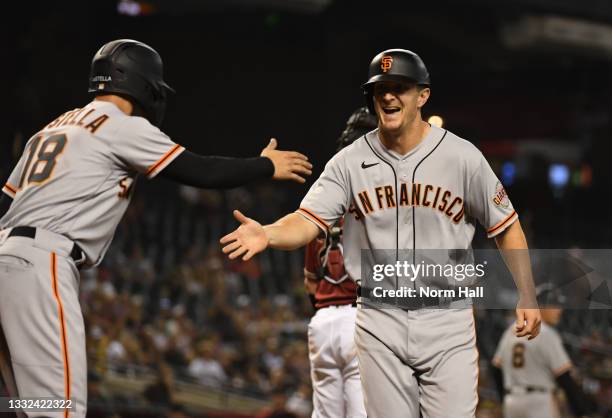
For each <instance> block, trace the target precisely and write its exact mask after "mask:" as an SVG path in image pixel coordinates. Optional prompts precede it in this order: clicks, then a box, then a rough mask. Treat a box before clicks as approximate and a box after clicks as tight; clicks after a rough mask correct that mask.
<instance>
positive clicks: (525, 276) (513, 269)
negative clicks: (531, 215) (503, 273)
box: [495, 220, 537, 308]
mask: <svg viewBox="0 0 612 418" xmlns="http://www.w3.org/2000/svg"><path fill="white" fill-rule="evenodd" d="M495 243H496V244H497V247H498V248H499V250H500V253H501V255H502V257H503V259H504V261H505V262H506V265H507V266H508V270H510V273H512V278H513V279H514V283H515V284H516V287H517V289H518V291H519V295H520V297H521V298H522V300H523V302H528V303H530V304H533V306H525V307H531V308H535V307H537V304H536V299H535V286H534V284H533V276H532V273H531V260H530V258H529V247H528V246H527V239H526V238H525V234H524V233H523V229H522V228H521V224H520V223H519V221H518V220H517V221H516V222H514V223H513V224H512V225H510V227H508V229H507V230H505V231H504V232H502V233H501V234H499V235H498V236H496V237H495Z"/></svg>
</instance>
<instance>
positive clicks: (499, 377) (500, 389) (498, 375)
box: [491, 366, 506, 401]
mask: <svg viewBox="0 0 612 418" xmlns="http://www.w3.org/2000/svg"><path fill="white" fill-rule="evenodd" d="M491 374H492V375H493V381H494V382H495V389H497V394H498V395H499V399H500V400H501V401H503V400H504V396H505V395H506V390H505V389H504V373H503V372H502V369H500V368H499V367H496V366H491Z"/></svg>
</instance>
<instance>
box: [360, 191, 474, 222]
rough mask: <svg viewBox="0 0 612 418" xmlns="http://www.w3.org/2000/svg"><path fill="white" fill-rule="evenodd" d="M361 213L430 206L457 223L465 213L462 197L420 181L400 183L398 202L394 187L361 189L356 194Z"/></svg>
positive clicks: (369, 213) (368, 213) (367, 213)
mask: <svg viewBox="0 0 612 418" xmlns="http://www.w3.org/2000/svg"><path fill="white" fill-rule="evenodd" d="M357 195H358V196H359V204H360V209H361V214H364V215H366V216H367V215H371V214H373V213H375V212H377V211H379V210H383V209H393V208H395V207H396V206H397V204H398V203H399V206H400V207H401V206H416V207H419V206H420V207H424V208H431V209H432V210H436V211H439V212H441V213H443V214H444V215H446V216H447V217H448V218H449V219H450V220H451V221H453V222H454V223H459V222H460V221H461V219H463V215H464V213H465V209H464V205H463V199H462V198H461V197H459V196H455V195H453V193H452V192H450V191H449V190H445V189H443V188H442V187H440V186H437V187H436V186H432V185H431V184H420V183H412V184H408V183H400V190H399V198H398V199H397V200H399V202H396V196H397V194H396V193H395V187H394V186H392V185H387V186H379V187H376V188H375V189H374V190H372V191H370V192H368V190H363V191H361V192H359V193H358V194H357Z"/></svg>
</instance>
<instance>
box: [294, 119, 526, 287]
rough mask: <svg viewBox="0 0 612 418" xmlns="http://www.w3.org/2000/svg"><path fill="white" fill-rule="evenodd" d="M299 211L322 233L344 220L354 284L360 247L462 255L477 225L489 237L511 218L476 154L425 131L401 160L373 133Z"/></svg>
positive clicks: (328, 170)
mask: <svg viewBox="0 0 612 418" xmlns="http://www.w3.org/2000/svg"><path fill="white" fill-rule="evenodd" d="M298 213H300V214H301V215H303V216H305V217H306V219H308V220H309V221H311V222H313V223H314V224H315V225H317V226H318V227H319V228H321V229H322V230H323V231H324V232H327V230H328V229H329V227H330V225H333V224H335V223H336V222H337V221H338V219H339V218H340V217H342V216H344V215H345V214H348V216H346V217H345V223H344V239H345V243H355V244H356V245H345V252H344V258H345V266H346V268H347V271H348V273H349V275H350V276H351V277H354V278H356V279H357V280H359V279H360V278H361V259H360V257H361V254H360V251H361V250H362V249H385V250H391V249H467V248H470V246H471V242H472V239H473V237H474V232H475V221H479V222H480V223H481V224H482V225H483V226H484V227H485V228H486V230H487V234H488V236H489V237H493V236H495V235H497V234H499V233H500V232H502V231H503V230H504V229H505V228H507V227H508V226H509V225H511V224H512V223H513V222H514V221H515V220H516V219H518V215H517V213H516V212H515V211H514V209H513V207H512V204H511V203H510V200H509V199H508V196H507V195H506V193H505V191H504V188H503V187H502V185H501V183H500V181H499V180H498V179H497V177H496V176H495V173H494V172H493V170H492V169H491V167H490V166H489V164H488V162H487V161H486V159H485V158H484V156H483V155H482V153H481V152H480V151H479V150H478V149H477V148H476V147H475V146H474V145H473V144H471V143H470V142H468V141H465V140H463V139H461V138H459V137H457V136H456V135H454V134H452V133H451V132H449V131H447V130H443V129H440V128H438V127H436V126H432V127H431V129H430V131H429V134H428V135H427V136H426V137H425V138H424V139H423V141H421V143H420V144H419V145H418V146H417V147H416V148H414V149H413V150H411V151H410V152H409V153H408V154H407V155H403V156H402V155H399V154H398V153H396V152H394V151H391V150H388V149H387V148H386V147H385V146H384V145H383V144H382V143H381V142H380V140H379V138H378V135H377V130H375V131H372V132H370V133H368V134H367V135H365V136H364V137H362V138H360V139H358V140H357V141H355V142H354V143H353V144H352V145H350V146H348V147H346V148H344V149H343V150H341V151H340V152H338V153H337V154H336V155H335V156H334V157H333V158H332V159H331V160H330V161H329V162H328V164H327V165H326V167H325V170H324V171H323V173H322V174H321V176H320V177H319V179H318V180H317V181H316V182H315V183H314V184H313V185H312V187H311V188H310V190H309V192H308V194H307V195H306V197H305V198H304V199H303V200H302V203H301V205H300V208H299V210H298Z"/></svg>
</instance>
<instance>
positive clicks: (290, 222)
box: [221, 49, 540, 418]
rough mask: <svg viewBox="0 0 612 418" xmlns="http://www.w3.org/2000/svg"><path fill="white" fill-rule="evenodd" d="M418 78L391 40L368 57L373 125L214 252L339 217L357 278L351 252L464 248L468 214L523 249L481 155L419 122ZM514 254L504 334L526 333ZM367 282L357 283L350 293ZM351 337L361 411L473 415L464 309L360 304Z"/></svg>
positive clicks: (273, 241) (283, 241)
mask: <svg viewBox="0 0 612 418" xmlns="http://www.w3.org/2000/svg"><path fill="white" fill-rule="evenodd" d="M429 86H430V81H429V73H428V71H427V69H426V67H425V65H424V63H423V61H422V60H421V59H420V57H418V55H416V54H415V53H413V52H411V51H408V50H404V49H392V50H387V51H384V52H382V53H380V54H378V55H377V56H376V57H374V59H373V60H372V62H371V64H370V68H369V79H368V81H367V82H366V83H365V84H364V86H363V88H364V93H365V95H366V101H367V104H368V106H369V108H370V109H371V111H372V113H375V114H376V115H377V117H378V129H377V130H375V131H372V132H370V133H368V134H367V135H365V136H364V137H362V138H360V139H358V140H357V141H355V142H354V143H353V144H352V145H350V146H348V147H346V148H344V149H343V150H342V151H340V152H338V153H337V154H336V155H335V156H334V157H333V158H332V159H331V160H330V161H329V162H328V164H327V165H326V167H325V170H324V171H323V173H322V174H321V176H320V177H319V179H318V180H317V181H316V182H315V183H314V184H313V185H312V187H311V188H310V190H309V192H308V194H307V195H306V197H305V198H304V199H303V201H302V203H301V205H300V208H299V209H298V210H297V211H296V212H295V213H292V214H289V215H287V216H285V217H284V218H282V219H280V220H278V221H277V222H275V223H274V224H271V225H266V226H264V227H262V226H261V225H260V224H259V223H257V222H256V221H254V220H252V219H249V218H247V217H246V216H244V215H243V214H242V213H240V212H238V211H235V212H234V215H235V217H236V219H237V220H238V221H239V222H240V223H241V224H242V225H241V226H240V227H239V228H238V229H237V230H235V231H234V232H232V233H230V234H228V235H226V236H225V237H223V238H222V239H221V243H222V244H223V245H225V246H224V248H223V251H224V252H225V253H227V254H229V257H230V258H236V257H242V258H243V259H245V260H247V259H249V258H251V257H252V256H253V255H255V254H257V253H259V252H260V251H263V250H264V249H265V248H267V247H273V248H280V249H286V250H292V249H295V248H298V247H300V246H302V245H305V244H307V243H308V242H310V241H311V240H312V239H313V238H315V237H316V236H317V235H318V234H319V233H323V234H327V233H328V232H329V228H330V227H331V225H334V224H335V223H336V222H337V221H338V220H339V219H340V218H342V217H344V232H343V242H344V260H345V265H346V269H347V272H348V274H349V275H350V276H351V277H354V278H355V279H356V280H357V281H358V282H359V283H363V282H364V277H362V276H361V265H360V264H361V261H362V260H361V252H362V251H364V252H365V253H366V254H373V252H374V251H375V250H393V251H394V252H395V253H396V254H399V252H400V250H405V249H408V250H413V249H468V248H470V245H471V242H472V238H473V235H474V231H475V222H476V221H478V222H480V223H481V224H482V225H483V226H484V227H485V229H486V230H487V233H488V236H489V237H491V238H493V237H495V241H496V243H497V245H498V247H499V248H500V249H501V250H509V249H519V250H521V249H522V250H525V249H527V243H526V240H525V236H524V234H523V231H522V229H521V227H520V223H519V222H518V215H517V213H516V212H515V210H514V209H513V207H512V204H511V203H510V201H509V199H508V197H507V195H506V194H505V192H504V190H503V187H501V184H500V183H499V180H498V179H497V177H496V176H495V174H494V173H493V170H492V169H491V168H490V166H489V164H488V163H487V161H486V159H485V158H484V156H483V155H482V153H480V151H479V150H478V149H477V148H476V147H474V146H473V145H472V144H471V143H469V142H468V141H465V140H463V139H461V138H459V137H457V136H456V135H454V134H452V133H450V132H448V131H446V130H444V129H440V128H437V127H435V126H431V125H430V124H428V123H427V122H425V121H423V119H422V117H421V108H422V107H423V106H424V105H425V103H426V102H427V99H428V98H429V95H430V88H429ZM519 253H520V252H519ZM519 253H517V254H509V253H507V252H505V254H504V255H505V256H507V257H505V259H506V263H507V264H508V267H509V269H510V271H511V273H512V275H513V277H514V279H515V281H516V283H517V287H518V289H519V294H520V299H519V302H518V306H517V310H516V313H517V324H516V331H517V335H519V336H525V335H528V336H529V337H530V338H533V337H535V336H536V335H537V334H538V332H539V322H540V314H539V310H538V309H537V304H536V303H535V291H534V287H533V280H532V278H531V267H530V265H529V259H528V254H527V253H526V251H522V254H519ZM372 257H373V256H372ZM369 291H370V289H367V288H361V294H362V300H363V296H364V295H363V294H364V293H368V292H369ZM423 306H428V305H426V304H423ZM528 308H529V309H528ZM355 338H356V344H357V349H358V358H359V369H360V373H361V381H362V385H363V390H364V397H365V405H366V411H367V414H368V416H369V417H372V418H379V417H380V418H383V417H384V418H395V417H398V418H399V417H402V418H405V417H414V418H417V417H419V416H423V417H426V418H427V417H444V418H446V417H473V416H474V413H475V410H476V405H477V381H478V364H477V360H478V353H477V351H476V345H475V339H476V336H475V331H474V318H473V314H472V309H471V307H470V309H416V308H415V309H370V308H364V307H363V306H360V307H359V309H358V311H357V327H356V336H355Z"/></svg>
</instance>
